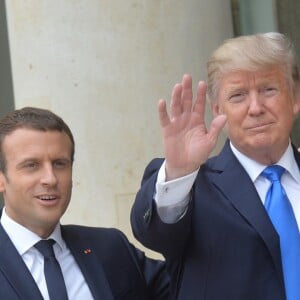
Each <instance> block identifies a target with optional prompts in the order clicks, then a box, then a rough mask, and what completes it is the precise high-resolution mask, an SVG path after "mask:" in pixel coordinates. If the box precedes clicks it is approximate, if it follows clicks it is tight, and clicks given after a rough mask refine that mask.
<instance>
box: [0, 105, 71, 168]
mask: <svg viewBox="0 0 300 300" xmlns="http://www.w3.org/2000/svg"><path fill="white" fill-rule="evenodd" d="M19 128H27V129H34V130H39V131H59V132H64V133H66V134H67V136H68V137H69V138H70V140H71V143H72V151H71V160H72V162H73V160H74V153H75V142H74V138H73V134H72V132H71V129H70V128H69V126H68V125H67V124H66V123H65V122H64V121H63V119H62V118H61V117H59V116H58V115H56V114H54V113H53V112H51V111H50V110H47V109H42V108H36V107H24V108H21V109H17V110H14V111H12V112H10V113H8V114H7V115H6V116H4V118H3V119H2V120H1V121H0V171H1V172H3V173H4V174H5V173H6V171H7V170H6V167H7V166H6V158H5V156H4V153H3V149H2V146H3V140H4V138H5V137H6V136H7V135H9V134H10V133H12V132H13V131H15V130H17V129H19Z"/></svg>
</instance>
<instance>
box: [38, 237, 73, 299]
mask: <svg viewBox="0 0 300 300" xmlns="http://www.w3.org/2000/svg"><path fill="white" fill-rule="evenodd" d="M54 243H55V241H54V240H52V239H49V240H40V241H39V242H38V243H36V244H35V245H34V247H35V248H36V249H38V250H39V252H40V253H41V254H42V255H43V256H44V273H45V278H46V283H47V288H48V293H49V298H50V299H51V300H68V295H67V289H66V286H65V281H64V277H63V274H62V271H61V268H60V266H59V263H58V261H57V260H56V258H55V254H54V251H53V244H54Z"/></svg>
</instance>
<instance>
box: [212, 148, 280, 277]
mask: <svg viewBox="0 0 300 300" xmlns="http://www.w3.org/2000/svg"><path fill="white" fill-rule="evenodd" d="M212 169H213V172H212V173H211V174H210V176H211V180H212V182H213V183H214V184H215V185H216V187H217V188H218V189H219V190H221V192H222V193H223V195H224V197H226V198H227V199H228V200H229V201H230V202H231V203H232V205H233V206H234V207H235V208H236V210H237V211H239V213H240V214H241V215H242V216H243V217H244V218H245V219H246V220H247V221H248V222H249V223H250V224H251V225H252V226H253V228H255V230H256V231H257V232H258V234H259V235H260V236H261V238H262V239H263V241H264V242H265V244H266V246H267V248H268V250H269V252H270V254H271V256H272V258H273V261H274V264H275V267H276V269H277V271H278V274H282V265H281V254H280V244H279V237H278V235H277V233H276V231H275V229H274V227H273V225H272V222H271V221H270V219H269V217H268V214H267V212H266V210H265V208H264V206H263V203H262V201H261V200H260V198H259V195H258V193H257V191H256V189H255V187H254V185H253V184H252V181H251V179H250V177H249V176H248V174H247V173H246V172H245V170H244V168H243V167H242V166H241V164H240V163H239V162H238V160H237V159H236V157H235V156H234V155H233V153H232V151H231V149H230V146H229V143H228V142H227V143H226V145H225V146H224V148H223V150H222V152H221V153H220V155H219V156H218V158H217V159H216V162H215V164H214V165H213V167H212Z"/></svg>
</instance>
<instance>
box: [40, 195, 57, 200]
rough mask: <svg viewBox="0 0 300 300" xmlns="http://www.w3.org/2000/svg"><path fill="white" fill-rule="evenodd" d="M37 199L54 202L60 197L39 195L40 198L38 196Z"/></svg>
mask: <svg viewBox="0 0 300 300" xmlns="http://www.w3.org/2000/svg"><path fill="white" fill-rule="evenodd" d="M37 198H38V199H39V200H42V201H53V200H57V199H58V196H56V195H39V196H37Z"/></svg>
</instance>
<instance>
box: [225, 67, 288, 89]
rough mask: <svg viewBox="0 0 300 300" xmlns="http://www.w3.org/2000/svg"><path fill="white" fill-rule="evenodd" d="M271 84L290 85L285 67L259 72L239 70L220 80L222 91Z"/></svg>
mask: <svg viewBox="0 0 300 300" xmlns="http://www.w3.org/2000/svg"><path fill="white" fill-rule="evenodd" d="M271 82H273V83H281V84H284V85H287V84H288V81H287V78H286V76H285V71H284V68H283V67H281V66H272V67H268V68H263V69H261V70H257V71H247V70H238V71H232V72H229V73H227V74H225V75H223V76H222V78H221V80H220V89H222V88H226V87H235V86H239V85H248V84H264V83H271Z"/></svg>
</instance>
